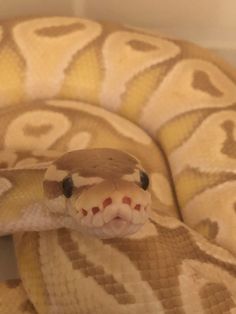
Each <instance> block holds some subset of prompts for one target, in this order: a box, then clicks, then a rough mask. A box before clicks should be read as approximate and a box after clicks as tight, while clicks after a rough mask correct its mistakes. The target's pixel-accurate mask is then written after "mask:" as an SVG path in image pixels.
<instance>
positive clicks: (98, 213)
mask: <svg viewBox="0 0 236 314" xmlns="http://www.w3.org/2000/svg"><path fill="white" fill-rule="evenodd" d="M80 205H81V204H80ZM149 208H150V198H149V197H147V198H143V199H141V200H139V201H137V199H135V200H133V199H132V198H131V197H128V196H123V197H121V198H120V197H119V199H114V198H113V199H111V197H109V198H106V199H103V200H102V201H101V202H100V206H91V207H89V208H86V207H85V206H83V207H82V206H81V207H80V210H79V211H78V214H77V215H76V216H77V217H76V218H77V219H76V220H77V222H78V223H79V224H80V225H81V226H82V228H83V229H84V231H85V233H89V234H94V235H96V236H97V237H100V238H111V237H123V236H127V235H129V234H132V233H135V232H136V231H138V229H140V228H141V227H142V226H143V225H144V224H145V223H146V222H147V220H148V217H149Z"/></svg>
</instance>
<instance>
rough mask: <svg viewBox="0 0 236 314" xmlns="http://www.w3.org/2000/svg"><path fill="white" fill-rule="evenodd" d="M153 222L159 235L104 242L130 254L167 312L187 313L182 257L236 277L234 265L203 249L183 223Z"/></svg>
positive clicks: (123, 252) (127, 254)
mask: <svg viewBox="0 0 236 314" xmlns="http://www.w3.org/2000/svg"><path fill="white" fill-rule="evenodd" d="M151 222H152V223H153V225H154V226H155V227H156V229H157V233H158V236H150V237H147V238H144V239H109V240H103V242H104V243H105V244H107V245H108V244H110V245H111V246H112V247H114V248H115V249H117V250H119V251H121V252H122V254H125V255H126V256H128V258H129V259H130V260H131V262H133V264H134V265H135V267H136V268H137V269H138V270H139V271H140V274H141V277H142V279H143V280H144V281H146V282H147V283H148V284H149V285H150V286H151V288H152V289H153V292H154V293H155V294H156V295H157V297H158V299H159V300H160V302H161V303H162V305H163V307H164V308H165V310H167V311H170V312H168V313H172V312H171V311H173V313H176V314H183V313H184V311H183V309H182V307H183V304H182V299H181V290H180V286H179V280H178V277H179V274H180V268H181V265H182V262H183V260H186V259H191V260H196V261H200V262H203V263H211V264H213V265H216V266H218V267H220V268H222V270H224V271H228V272H229V273H230V274H231V275H233V276H234V277H235V276H236V267H235V266H234V265H232V264H230V263H226V262H223V261H221V260H218V259H217V258H215V257H213V256H210V255H208V254H207V253H206V252H204V251H203V250H201V249H200V248H199V247H198V246H197V244H196V243H195V240H194V239H193V238H192V236H191V234H190V233H189V231H188V230H187V229H186V228H185V227H184V226H180V227H177V228H175V229H169V228H166V227H163V226H161V225H159V224H157V223H156V222H154V221H152V220H151ZM190 294H191V291H190Z"/></svg>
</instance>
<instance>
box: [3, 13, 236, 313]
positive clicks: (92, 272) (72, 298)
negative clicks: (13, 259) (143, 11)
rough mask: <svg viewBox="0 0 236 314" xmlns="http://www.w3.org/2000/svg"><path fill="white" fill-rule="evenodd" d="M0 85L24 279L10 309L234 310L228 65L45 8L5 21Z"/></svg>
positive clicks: (234, 88) (13, 229) (12, 290)
mask: <svg viewBox="0 0 236 314" xmlns="http://www.w3.org/2000/svg"><path fill="white" fill-rule="evenodd" d="M0 81H1V84H0V106H1V108H0V120H1V125H0V134H1V139H0V147H1V153H0V165H1V170H0V172H1V173H0V234H1V235H4V234H14V243H15V249H16V256H17V263H18V267H19V273H20V276H21V280H13V281H12V280H10V281H8V282H5V283H1V285H0V313H3V314H5V313H40V314H47V313H57V314H59V313H66V314H68V313H69V314H73V313H81V314H85V313H97V314H106V313H111V311H112V312H113V313H117V314H118V313H119V314H131V313H135V314H141V313H148V314H151V313H152V314H156V313H168V314H170V313H178V314H180V313H181V314H182V313H236V279H235V278H236V260H235V257H234V255H235V253H236V247H235V239H236V234H235V231H234V230H235V222H236V219H235V217H236V216H235V204H236V193H235V191H236V183H235V175H236V173H235V169H236V144H235V138H236V133H235V125H236V113H235V103H236V85H235V82H236V74H235V71H234V70H232V69H231V68H230V67H229V66H227V65H226V64H224V63H223V62H222V61H221V60H218V58H217V57H215V56H212V55H211V54H210V53H208V52H207V51H205V50H203V49H201V48H198V47H195V46H194V45H192V44H189V43H185V42H181V41H174V40H170V39H166V38H164V37H157V36H154V35H151V34H146V33H144V32H138V31H137V30H134V29H129V28H127V27H123V26H115V25H111V24H102V23H98V22H95V21H89V20H83V19H79V18H72V17H71V18H67V17H44V18H31V19H19V20H12V21H4V22H2V23H1V25H0ZM112 112H113V113H112ZM125 118H126V119H125ZM129 120H131V121H132V122H133V123H135V124H136V125H135V124H133V123H132V122H129ZM150 195H151V198H150ZM181 220H183V221H181ZM203 236H204V237H203Z"/></svg>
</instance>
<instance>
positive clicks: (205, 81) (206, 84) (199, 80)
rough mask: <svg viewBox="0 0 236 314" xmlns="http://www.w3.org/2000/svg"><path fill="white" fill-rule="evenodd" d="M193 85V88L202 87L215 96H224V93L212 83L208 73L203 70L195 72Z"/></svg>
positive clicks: (202, 89) (201, 88)
mask: <svg viewBox="0 0 236 314" xmlns="http://www.w3.org/2000/svg"><path fill="white" fill-rule="evenodd" d="M192 86H193V88H195V89H200V90H201V91H203V92H205V93H208V94H210V95H211V96H213V97H222V96H223V93H222V92H221V91H220V90H219V89H218V88H216V87H215V86H214V85H213V84H212V82H211V81H210V78H209V76H208V75H207V73H205V72H203V71H195V72H194V75H193V82H192Z"/></svg>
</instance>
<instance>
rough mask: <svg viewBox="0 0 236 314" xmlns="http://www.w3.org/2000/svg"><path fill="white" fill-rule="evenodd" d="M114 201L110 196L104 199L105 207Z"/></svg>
mask: <svg viewBox="0 0 236 314" xmlns="http://www.w3.org/2000/svg"><path fill="white" fill-rule="evenodd" d="M111 203H112V199H111V198H110V197H108V198H106V199H105V200H104V201H103V203H102V204H103V208H106V207H107V206H108V205H110V204H111Z"/></svg>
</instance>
